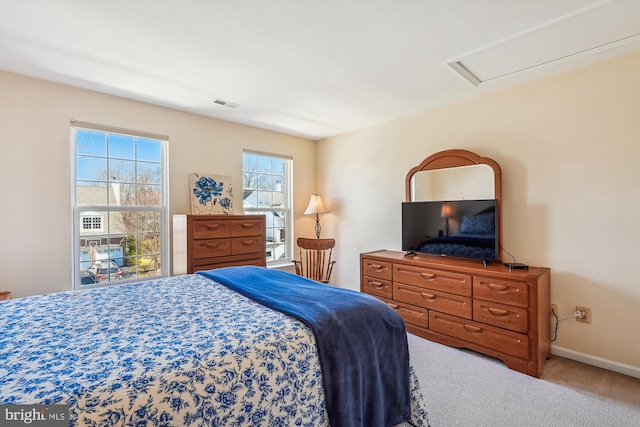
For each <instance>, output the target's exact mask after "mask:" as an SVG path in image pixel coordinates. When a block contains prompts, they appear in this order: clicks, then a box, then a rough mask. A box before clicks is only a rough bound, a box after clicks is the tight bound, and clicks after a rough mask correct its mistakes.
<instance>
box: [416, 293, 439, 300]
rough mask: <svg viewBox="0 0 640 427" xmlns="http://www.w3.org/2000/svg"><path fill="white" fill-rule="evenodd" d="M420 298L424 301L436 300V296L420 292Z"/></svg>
mask: <svg viewBox="0 0 640 427" xmlns="http://www.w3.org/2000/svg"><path fill="white" fill-rule="evenodd" d="M420 296H422V298H424V299H436V296H435V295H433V294H428V293H426V292H420Z"/></svg>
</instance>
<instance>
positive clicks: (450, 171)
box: [405, 150, 502, 260]
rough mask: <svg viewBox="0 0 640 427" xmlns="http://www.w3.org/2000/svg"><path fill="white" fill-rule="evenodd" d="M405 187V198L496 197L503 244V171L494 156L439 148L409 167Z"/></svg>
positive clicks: (433, 199) (462, 198)
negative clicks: (414, 165) (488, 156)
mask: <svg viewBox="0 0 640 427" xmlns="http://www.w3.org/2000/svg"><path fill="white" fill-rule="evenodd" d="M405 189H406V200H407V202H418V201H448V200H474V199H495V200H496V213H497V216H498V244H499V248H502V173H501V171H500V166H499V165H498V163H496V162H495V161H494V160H492V159H490V158H487V157H480V156H478V155H477V154H475V153H472V152H471V151H467V150H445V151H441V152H439V153H435V154H433V155H431V156H429V157H427V158H426V159H424V160H423V161H422V163H420V164H419V165H418V166H416V167H414V168H413V169H411V170H410V171H409V173H408V174H407V178H406V179H405ZM497 258H498V259H500V260H501V259H502V250H499V251H498V256H497Z"/></svg>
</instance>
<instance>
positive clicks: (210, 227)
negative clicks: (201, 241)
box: [204, 224, 220, 230]
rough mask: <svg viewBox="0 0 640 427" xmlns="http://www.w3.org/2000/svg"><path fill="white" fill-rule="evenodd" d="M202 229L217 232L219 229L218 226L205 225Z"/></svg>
mask: <svg viewBox="0 0 640 427" xmlns="http://www.w3.org/2000/svg"><path fill="white" fill-rule="evenodd" d="M204 228H206V229H207V230H217V229H218V228H220V224H205V225H204Z"/></svg>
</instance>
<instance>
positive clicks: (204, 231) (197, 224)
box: [193, 219, 231, 239]
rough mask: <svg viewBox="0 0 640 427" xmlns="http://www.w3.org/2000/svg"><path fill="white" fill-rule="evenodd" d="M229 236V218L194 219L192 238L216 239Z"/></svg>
mask: <svg viewBox="0 0 640 427" xmlns="http://www.w3.org/2000/svg"><path fill="white" fill-rule="evenodd" d="M230 236H231V224H230V221H229V220H219V219H218V220H208V219H207V220H202V221H200V220H194V221H193V238H194V239H217V238H220V237H230Z"/></svg>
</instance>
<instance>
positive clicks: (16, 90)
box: [0, 72, 316, 297]
mask: <svg viewBox="0 0 640 427" xmlns="http://www.w3.org/2000/svg"><path fill="white" fill-rule="evenodd" d="M71 119H76V120H82V121H87V122H93V123H100V124H105V125H110V126H116V127H121V128H127V129H136V130H141V131H148V132H154V133H159V134H165V135H168V136H169V138H170V141H169V198H170V205H169V210H170V214H176V213H188V211H189V209H190V200H189V191H188V187H189V173H191V172H201V173H211V174H219V175H230V176H231V177H232V180H233V182H234V183H235V185H234V186H235V189H236V191H235V192H234V197H235V200H234V205H235V206H236V208H240V209H241V206H242V150H243V148H249V149H253V150H260V151H265V152H270V153H277V154H287V155H291V156H293V158H294V176H295V178H294V183H293V185H294V195H300V196H296V197H295V200H294V205H295V206H294V211H295V214H296V215H295V223H294V227H295V230H296V232H297V233H300V234H302V235H310V234H311V233H312V230H313V225H314V221H313V218H311V217H310V216H309V215H307V216H305V215H303V214H302V213H303V212H304V210H305V208H306V206H307V203H308V201H309V199H308V198H309V194H311V193H314V192H315V187H316V182H315V177H316V176H315V175H316V174H315V157H316V143H315V142H314V141H310V140H306V139H303V138H298V137H293V136H289V135H284V134H281V133H277V132H271V131H266V130H261V129H257V128H252V127H248V126H242V125H237V124H233V123H229V122H225V121H220V120H215V119H211V118H207V117H203V116H198V115H194V114H188V113H183V112H179V111H176V110H171V109H168V108H162V107H157V106H153V105H149V104H145V103H140V102H135V101H129V100H126V99H122V98H118V97H113V96H107V95H103V94H99V93H95V92H90V91H86V90H81V89H75V88H71V87H68V86H63V85H58V84H53V83H48V82H45V81H42V80H36V79H31V78H28V77H24V76H19V75H16V74H11V73H6V72H0V290H9V291H11V292H12V293H13V296H14V297H21V296H26V295H33V294H40V293H48V292H56V291H64V290H70V289H71V263H70V262H69V259H70V257H71V253H72V250H71V206H70V203H71V202H70V190H69V189H70V177H69V172H68V171H69V162H70V154H69V150H70V142H69V141H70V140H69V138H70V131H69V126H70V123H69V122H70V120H71Z"/></svg>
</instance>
